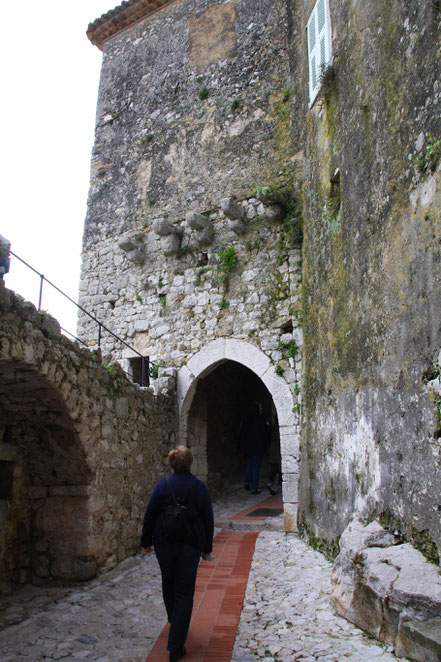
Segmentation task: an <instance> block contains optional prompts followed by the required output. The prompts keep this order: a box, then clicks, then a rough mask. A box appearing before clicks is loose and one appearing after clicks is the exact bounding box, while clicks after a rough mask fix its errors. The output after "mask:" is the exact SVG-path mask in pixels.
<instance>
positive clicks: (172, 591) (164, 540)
mask: <svg viewBox="0 0 441 662" xmlns="http://www.w3.org/2000/svg"><path fill="white" fill-rule="evenodd" d="M168 460H169V463H170V466H171V468H172V469H173V471H174V473H173V474H172V475H171V476H168V477H167V478H161V479H160V481H159V482H158V483H157V485H156V487H155V488H154V490H153V493H152V496H151V497H150V501H149V503H148V505H147V508H146V511H145V515H144V522H143V527H142V536H141V547H142V549H143V551H144V552H146V553H148V552H150V551H151V549H152V545H154V549H155V554H156V557H157V559H158V562H159V567H160V569H161V576H162V595H163V598H164V604H165V608H166V611H167V617H168V621H169V623H170V632H169V636H168V643H167V650H168V651H169V652H170V662H176V660H179V659H180V658H181V657H184V655H185V654H186V650H185V647H184V644H185V640H186V638H187V633H188V629H189V627H190V619H191V612H192V610H193V598H194V591H195V584H196V574H197V569H198V565H199V561H200V559H201V556H202V558H203V559H205V560H207V561H211V560H213V557H212V556H211V551H212V547H213V531H214V519H213V508H212V505H211V499H210V495H209V493H208V489H207V486H206V485H205V483H203V482H202V481H201V480H199V479H198V478H196V477H195V476H194V475H193V474H191V473H190V468H191V465H192V462H193V455H192V452H191V450H190V449H189V448H187V447H186V446H177V447H176V448H174V449H173V450H172V451H170V453H169V455H168ZM176 502H177V503H178V504H179V503H183V504H184V505H185V506H186V508H187V511H188V520H189V524H190V530H189V534H188V536H187V537H185V539H184V540H177V541H176V540H171V539H170V536H168V535H167V527H166V526H165V524H164V523H165V519H166V517H168V512H169V510H170V506H173V505H174V504H175V505H176Z"/></svg>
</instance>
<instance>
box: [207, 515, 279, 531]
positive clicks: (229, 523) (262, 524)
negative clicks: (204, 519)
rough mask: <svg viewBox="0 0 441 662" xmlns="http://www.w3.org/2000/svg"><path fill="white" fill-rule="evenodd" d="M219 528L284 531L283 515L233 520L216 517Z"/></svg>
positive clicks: (216, 525)
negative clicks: (262, 518)
mask: <svg viewBox="0 0 441 662" xmlns="http://www.w3.org/2000/svg"><path fill="white" fill-rule="evenodd" d="M214 525H215V527H216V528H218V529H226V530H229V531H284V526H283V515H281V516H278V517H268V518H267V519H265V520H250V521H249V522H247V521H246V520H243V519H242V520H231V519H216V520H215V523H214Z"/></svg>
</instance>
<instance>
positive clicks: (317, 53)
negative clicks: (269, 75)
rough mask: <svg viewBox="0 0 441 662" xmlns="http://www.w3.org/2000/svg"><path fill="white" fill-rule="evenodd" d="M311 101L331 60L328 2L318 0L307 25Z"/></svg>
mask: <svg viewBox="0 0 441 662" xmlns="http://www.w3.org/2000/svg"><path fill="white" fill-rule="evenodd" d="M306 29H307V37H308V67H309V103H310V104H312V102H313V101H314V99H315V97H316V96H317V93H318V91H319V89H320V77H321V75H322V71H323V69H324V67H325V66H326V65H327V64H328V63H329V62H330V60H331V39H330V30H329V16H328V2H327V0H317V2H316V4H315V6H314V9H313V10H312V13H311V16H310V17H309V21H308V25H307V28H306Z"/></svg>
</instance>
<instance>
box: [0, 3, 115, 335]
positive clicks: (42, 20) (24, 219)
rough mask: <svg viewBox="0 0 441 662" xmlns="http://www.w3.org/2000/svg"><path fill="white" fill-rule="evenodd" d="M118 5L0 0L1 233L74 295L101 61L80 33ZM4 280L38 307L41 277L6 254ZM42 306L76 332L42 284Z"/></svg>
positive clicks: (70, 311)
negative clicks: (8, 260)
mask: <svg viewBox="0 0 441 662" xmlns="http://www.w3.org/2000/svg"><path fill="white" fill-rule="evenodd" d="M118 4H120V3H119V2H118V0H71V1H69V0H21V2H19V3H17V2H13V1H12V0H10V1H8V2H4V3H3V5H2V24H3V34H2V39H1V40H0V55H1V63H2V95H1V96H2V102H1V104H0V120H1V130H2V134H3V135H2V140H1V159H0V164H1V165H0V168H1V209H2V216H1V219H0V234H2V235H3V236H5V237H6V238H7V239H9V240H10V241H11V250H12V251H13V252H14V253H16V254H17V255H18V256H20V257H21V258H22V259H24V260H25V261H26V262H28V263H29V264H31V265H32V266H33V267H34V268H35V269H36V270H37V271H38V272H39V273H42V274H44V275H45V276H46V277H47V278H48V279H49V280H50V281H52V282H53V283H54V284H55V285H57V286H58V287H59V288H60V289H62V290H63V291H65V292H66V293H67V294H68V295H69V296H70V297H71V298H72V299H74V300H75V301H76V300H77V299H78V284H79V276H80V252H81V239H82V231H83V224H84V218H85V214H86V202H87V191H88V185H89V170H90V157H91V151H92V145H93V136H94V126H95V110H96V100H97V93H98V84H99V72H100V66H101V52H100V51H99V50H98V48H97V47H96V46H93V45H92V44H91V43H90V41H89V40H88V39H87V37H86V29H87V26H88V24H89V23H90V22H92V21H94V20H95V19H96V18H98V17H99V16H101V15H102V14H103V13H106V12H107V11H109V10H110V9H113V8H114V7H115V6H117V5H118ZM5 283H6V287H8V288H10V289H12V290H15V291H16V292H18V293H19V294H22V295H23V296H24V297H25V298H26V299H28V300H29V301H31V302H32V303H34V304H35V305H37V303H38V294H39V285H40V279H39V277H38V275H36V274H32V273H31V272H29V270H27V269H25V268H24V267H22V266H21V264H20V263H19V262H17V260H16V259H14V258H12V261H11V268H10V273H9V274H7V275H6V276H5ZM42 308H43V309H44V310H47V311H48V312H50V313H51V314H53V315H54V316H55V317H57V319H58V320H59V321H60V323H61V324H62V326H65V327H66V328H67V329H68V330H69V331H75V325H76V310H74V307H73V306H71V305H70V304H67V305H66V304H65V303H64V302H63V299H62V297H61V296H60V295H57V294H56V293H55V292H54V291H53V289H52V288H50V287H49V286H48V285H45V287H44V290H43V301H42Z"/></svg>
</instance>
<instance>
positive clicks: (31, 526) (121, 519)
mask: <svg viewBox="0 0 441 662" xmlns="http://www.w3.org/2000/svg"><path fill="white" fill-rule="evenodd" d="M0 310H1V314H0V374H1V379H0V479H1V480H0V484H1V488H0V589H1V590H8V589H9V588H10V586H11V584H13V583H23V582H29V581H33V582H36V583H38V582H50V581H64V582H65V581H69V580H84V579H89V578H91V577H93V576H94V575H95V574H96V573H97V572H100V571H102V570H104V569H108V568H111V567H112V566H113V565H115V564H116V563H117V562H118V561H120V560H122V559H123V558H125V557H126V556H127V555H128V554H130V553H133V552H134V551H137V550H138V549H139V535H140V527H141V523H142V517H143V514H144V509H145V505H146V502H147V500H148V498H149V495H150V493H151V490H152V488H153V486H154V484H155V483H156V481H157V479H158V477H159V476H160V475H162V474H163V473H164V472H165V471H166V457H167V452H168V451H169V450H170V449H171V448H172V447H173V446H174V445H175V444H176V440H177V416H176V407H175V404H174V401H172V400H171V399H170V398H169V397H167V396H166V395H159V396H155V395H154V394H153V393H152V391H151V390H150V389H141V388H140V387H138V386H137V385H135V384H133V383H132V382H131V381H130V380H128V379H127V377H126V375H125V374H124V373H123V372H122V371H121V369H120V368H119V366H118V365H117V364H116V365H107V364H105V363H103V361H102V358H101V352H100V351H99V350H96V351H90V350H88V349H83V348H80V346H79V345H78V344H77V343H73V342H71V341H70V340H68V339H67V338H65V337H64V336H62V335H60V328H59V325H58V323H57V322H56V320H54V319H53V318H52V317H50V316H48V315H45V314H39V313H37V312H36V310H35V308H34V307H33V306H32V305H31V304H29V303H26V302H24V301H23V300H22V299H21V298H20V297H16V296H15V295H14V294H13V293H12V292H10V291H9V290H6V289H5V288H4V287H3V286H0Z"/></svg>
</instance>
